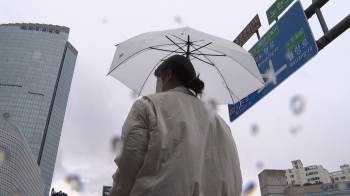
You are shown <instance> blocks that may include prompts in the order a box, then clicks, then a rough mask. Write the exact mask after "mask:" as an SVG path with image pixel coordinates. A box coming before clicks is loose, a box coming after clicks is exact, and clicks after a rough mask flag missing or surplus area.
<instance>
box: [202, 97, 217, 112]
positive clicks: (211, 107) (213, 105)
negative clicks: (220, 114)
mask: <svg viewBox="0 0 350 196" xmlns="http://www.w3.org/2000/svg"><path fill="white" fill-rule="evenodd" d="M205 108H206V110H207V111H208V112H209V113H210V114H211V115H215V114H216V112H217V111H218V108H217V102H216V101H215V100H214V99H209V100H207V101H205Z"/></svg>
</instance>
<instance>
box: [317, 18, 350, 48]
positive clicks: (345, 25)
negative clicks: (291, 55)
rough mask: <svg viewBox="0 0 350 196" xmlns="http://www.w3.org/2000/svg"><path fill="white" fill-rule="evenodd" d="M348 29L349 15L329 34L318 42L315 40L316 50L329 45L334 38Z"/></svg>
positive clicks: (349, 24) (349, 23) (349, 25)
mask: <svg viewBox="0 0 350 196" xmlns="http://www.w3.org/2000/svg"><path fill="white" fill-rule="evenodd" d="M349 28H350V14H349V15H348V16H347V17H345V18H344V19H343V20H342V21H340V22H339V23H338V24H337V25H335V26H334V27H333V28H332V29H331V30H329V32H328V33H327V34H325V35H323V36H322V37H321V38H320V39H319V40H317V42H316V43H317V47H318V50H319V51H320V50H322V49H323V48H324V47H326V46H327V45H328V44H329V43H331V42H332V41H333V40H334V39H335V38H337V37H338V36H339V35H341V34H342V33H344V32H345V31H346V30H348V29H349Z"/></svg>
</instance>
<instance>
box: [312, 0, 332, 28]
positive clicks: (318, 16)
mask: <svg viewBox="0 0 350 196" xmlns="http://www.w3.org/2000/svg"><path fill="white" fill-rule="evenodd" d="M315 1H316V0H312V3H314V2H315ZM315 12H316V15H317V18H318V21H320V25H321V27H322V30H323V33H324V34H327V33H328V31H329V30H328V27H327V24H326V21H325V20H324V18H323V14H322V12H321V10H320V8H315Z"/></svg>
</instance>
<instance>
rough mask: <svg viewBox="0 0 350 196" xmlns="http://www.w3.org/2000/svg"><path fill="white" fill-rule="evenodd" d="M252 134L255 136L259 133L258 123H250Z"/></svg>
mask: <svg viewBox="0 0 350 196" xmlns="http://www.w3.org/2000/svg"><path fill="white" fill-rule="evenodd" d="M251 130H252V134H253V135H254V136H255V135H257V134H258V133H259V125H258V124H252V126H251Z"/></svg>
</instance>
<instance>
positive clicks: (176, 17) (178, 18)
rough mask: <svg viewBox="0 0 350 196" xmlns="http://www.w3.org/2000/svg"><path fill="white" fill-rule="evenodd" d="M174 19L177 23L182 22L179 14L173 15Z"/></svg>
mask: <svg viewBox="0 0 350 196" xmlns="http://www.w3.org/2000/svg"><path fill="white" fill-rule="evenodd" d="M175 21H176V22H177V23H179V24H181V23H182V18H181V16H179V15H177V16H175Z"/></svg>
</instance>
